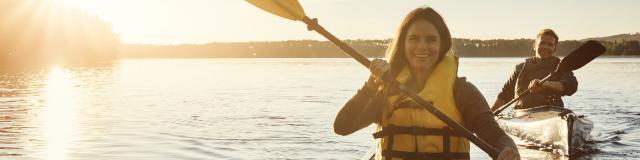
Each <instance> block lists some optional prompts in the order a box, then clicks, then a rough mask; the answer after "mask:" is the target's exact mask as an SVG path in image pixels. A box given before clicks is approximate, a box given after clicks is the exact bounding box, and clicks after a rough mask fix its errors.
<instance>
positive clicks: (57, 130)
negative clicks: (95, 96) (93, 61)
mask: <svg viewBox="0 0 640 160" xmlns="http://www.w3.org/2000/svg"><path fill="white" fill-rule="evenodd" d="M74 84H75V81H74V79H73V77H72V76H71V73H70V71H68V70H64V69H61V68H60V67H54V68H52V70H51V72H50V73H49V75H48V76H47V81H46V88H45V90H44V94H45V95H46V105H45V106H44V108H43V110H42V112H43V113H42V115H43V116H42V125H41V126H42V134H43V135H44V138H45V142H46V144H45V157H46V158H47V159H69V157H68V155H67V154H68V153H67V151H68V149H69V145H70V144H71V142H72V141H73V137H74V136H73V135H74V133H75V130H76V128H75V123H76V122H75V117H76V112H75V111H77V110H78V107H80V106H79V102H78V98H79V97H78V95H77V94H78V92H77V91H76V89H75V88H74Z"/></svg>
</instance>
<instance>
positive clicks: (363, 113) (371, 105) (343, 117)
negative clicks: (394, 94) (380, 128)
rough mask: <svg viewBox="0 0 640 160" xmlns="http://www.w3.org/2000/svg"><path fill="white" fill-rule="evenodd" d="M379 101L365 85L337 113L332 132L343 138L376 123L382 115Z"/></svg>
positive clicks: (371, 89) (374, 92) (374, 93)
mask: <svg viewBox="0 0 640 160" xmlns="http://www.w3.org/2000/svg"><path fill="white" fill-rule="evenodd" d="M381 100H382V98H378V97H377V96H376V90H375V89H373V88H371V87H368V86H367V85H366V84H365V85H364V86H363V87H362V88H361V89H360V90H358V92H357V93H356V95H354V96H353V97H352V98H351V99H350V100H349V101H347V103H346V104H345V105H344V106H343V107H342V109H340V112H338V115H337V116H336V119H335V121H334V122H333V130H334V132H335V133H336V134H339V135H343V136H345V135H349V134H351V133H353V132H356V131H358V130H360V129H362V128H365V127H367V126H369V125H370V124H371V123H374V122H376V121H377V119H379V118H380V117H381V116H380V115H381V114H382V110H381V108H382V105H383V102H381Z"/></svg>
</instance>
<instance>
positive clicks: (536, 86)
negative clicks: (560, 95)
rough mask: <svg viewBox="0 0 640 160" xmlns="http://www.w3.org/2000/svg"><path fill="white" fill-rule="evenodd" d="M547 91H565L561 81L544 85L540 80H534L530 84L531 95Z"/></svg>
mask: <svg viewBox="0 0 640 160" xmlns="http://www.w3.org/2000/svg"><path fill="white" fill-rule="evenodd" d="M547 89H551V90H552V91H554V92H562V91H564V85H562V83H561V82H559V81H545V82H544V83H540V80H539V79H534V80H531V82H529V91H531V93H538V92H541V91H543V90H547Z"/></svg>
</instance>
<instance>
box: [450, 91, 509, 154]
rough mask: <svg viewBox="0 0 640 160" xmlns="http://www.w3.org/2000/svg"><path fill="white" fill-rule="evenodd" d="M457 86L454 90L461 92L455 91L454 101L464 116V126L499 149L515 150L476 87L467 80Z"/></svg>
mask: <svg viewBox="0 0 640 160" xmlns="http://www.w3.org/2000/svg"><path fill="white" fill-rule="evenodd" d="M456 86H458V85H456ZM459 87H461V88H460V89H456V92H462V93H456V96H457V97H456V100H457V101H456V103H458V105H459V106H458V108H460V112H462V115H463V116H464V120H465V126H466V127H468V129H469V130H471V131H472V132H474V133H476V135H478V137H480V139H482V140H484V141H486V142H487V143H489V144H490V145H491V146H493V147H495V148H496V149H498V150H499V151H503V150H505V149H508V148H512V149H516V150H517V147H516V144H515V143H514V142H513V140H512V139H511V138H510V137H509V136H508V135H507V134H506V133H505V132H504V131H503V130H502V129H500V127H499V126H498V123H497V122H496V121H495V119H494V118H493V114H492V113H491V111H490V110H489V104H487V101H486V99H485V98H484V96H482V93H480V91H479V90H478V88H476V87H475V86H474V85H473V84H471V83H469V82H464V85H462V86H459Z"/></svg>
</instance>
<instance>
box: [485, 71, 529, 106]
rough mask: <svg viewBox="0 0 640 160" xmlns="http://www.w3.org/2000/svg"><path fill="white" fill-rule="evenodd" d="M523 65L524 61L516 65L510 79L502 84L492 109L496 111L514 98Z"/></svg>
mask: <svg viewBox="0 0 640 160" xmlns="http://www.w3.org/2000/svg"><path fill="white" fill-rule="evenodd" d="M522 67H524V63H520V64H518V65H516V67H515V69H514V70H513V73H511V76H509V80H507V82H506V83H505V84H504V85H503V86H502V91H501V92H500V93H498V97H497V98H496V101H495V102H494V103H493V106H491V111H495V110H496V109H498V108H500V106H502V105H504V104H506V103H507V101H508V100H511V99H513V98H514V94H515V88H516V82H517V81H518V76H519V75H520V71H521V70H522Z"/></svg>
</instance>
